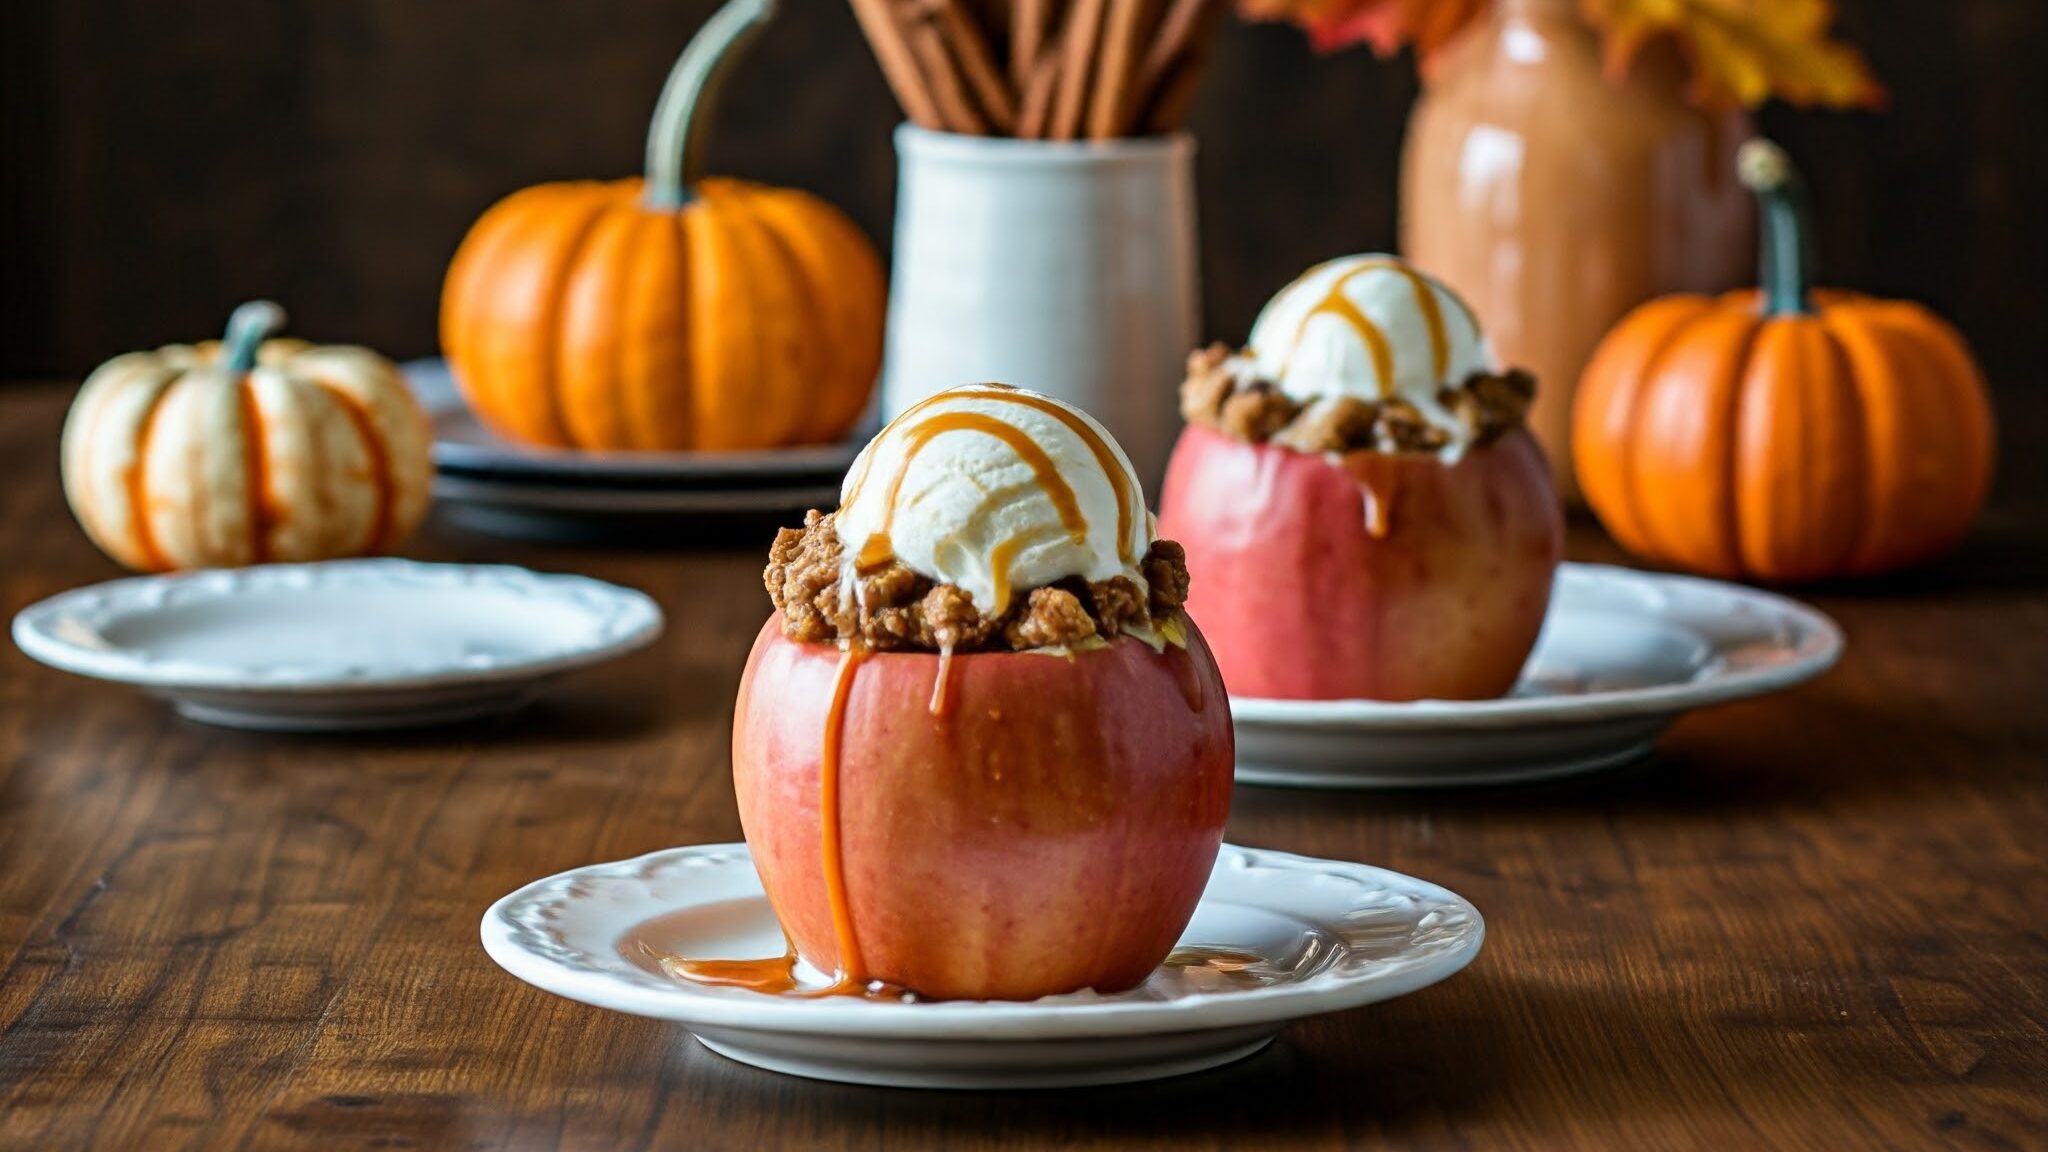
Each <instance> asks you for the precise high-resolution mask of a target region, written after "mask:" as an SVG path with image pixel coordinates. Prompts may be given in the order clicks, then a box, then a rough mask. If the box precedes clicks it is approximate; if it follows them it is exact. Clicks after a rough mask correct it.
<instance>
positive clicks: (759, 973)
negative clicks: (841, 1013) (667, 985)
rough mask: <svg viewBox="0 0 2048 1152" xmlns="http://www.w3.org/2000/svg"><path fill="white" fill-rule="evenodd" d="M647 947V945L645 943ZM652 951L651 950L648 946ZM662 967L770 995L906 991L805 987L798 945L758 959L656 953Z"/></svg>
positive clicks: (896, 992) (887, 995) (871, 995)
mask: <svg viewBox="0 0 2048 1152" xmlns="http://www.w3.org/2000/svg"><path fill="white" fill-rule="evenodd" d="M641 947H642V948H646V945H644V944H643V945H642V946H641ZM648 951H649V952H650V953H652V949H648ZM655 959H656V961H657V962H658V963H659V964H660V965H661V970H662V971H663V972H666V973H668V974H669V975H670V976H674V977H676V978H677V979H680V980H688V981H690V982H691V983H693V984H705V985H709V986H711V987H713V988H743V989H745V990H747V991H748V992H759V993H762V994H764V995H768V996H794V997H797V998H799V999H803V1000H816V999H820V998H822V997H825V996H861V997H864V998H866V999H869V1000H901V999H903V998H904V994H905V990H904V989H903V988H901V987H900V986H898V985H895V984H885V983H883V982H881V981H871V982H869V983H866V984H853V983H849V982H848V981H846V980H844V979H841V980H837V981H834V982H833V983H831V984H829V985H826V986H825V987H823V988H806V987H804V985H803V981H801V980H799V979H797V965H798V964H799V963H801V960H800V958H799V957H798V956H797V952H796V947H795V945H785V947H784V949H783V952H782V955H780V956H763V957H761V958H759V959H756V960H691V959H688V958H686V957H682V956H661V955H656V956H655Z"/></svg>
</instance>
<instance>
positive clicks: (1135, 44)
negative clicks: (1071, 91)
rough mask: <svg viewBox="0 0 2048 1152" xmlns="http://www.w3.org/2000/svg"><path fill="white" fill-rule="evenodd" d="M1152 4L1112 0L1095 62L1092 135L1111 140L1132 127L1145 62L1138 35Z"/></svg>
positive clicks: (1142, 0) (1090, 115) (1090, 110)
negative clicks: (1132, 111)
mask: <svg viewBox="0 0 2048 1152" xmlns="http://www.w3.org/2000/svg"><path fill="white" fill-rule="evenodd" d="M1150 8H1151V4H1150V3H1149V2H1148V0H1109V12H1108V19H1107V20H1106V22H1105V27H1104V29H1103V34H1102V50H1101V53H1100V55H1099V57H1098V59H1097V60H1096V66H1095V95H1094V98H1093V99H1092V100H1091V101H1090V102H1089V106H1088V135H1089V137H1090V138H1091V139H1095V140H1108V139H1110V138H1112V137H1116V136H1121V135H1123V134H1124V133H1125V132H1127V131H1129V130H1130V114H1131V109H1132V108H1133V107H1134V106H1135V105H1136V104H1137V99H1136V94H1135V92H1134V90H1135V89H1136V88H1137V83H1138V68H1139V66H1140V64H1141V63H1142V61H1141V59H1140V54H1141V53H1142V51H1143V47H1142V45H1140V43H1139V37H1140V35H1141V34H1142V32H1143V30H1144V27H1145V23H1146V18H1147V16H1148V15H1149V9H1150Z"/></svg>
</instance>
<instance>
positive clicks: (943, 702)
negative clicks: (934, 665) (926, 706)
mask: <svg viewBox="0 0 2048 1152" xmlns="http://www.w3.org/2000/svg"><path fill="white" fill-rule="evenodd" d="M952 677H953V646H952V645H951V644H941V645H939V672H938V675H937V677H935V678H934V679H933V680H932V702H931V705H930V708H931V713H932V715H934V716H937V717H939V718H941V719H943V718H944V717H945V715H946V713H947V712H950V711H951V710H952V704H953V697H952V693H951V692H950V691H949V689H950V688H951V687H952Z"/></svg>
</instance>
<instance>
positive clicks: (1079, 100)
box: [1046, 0, 1108, 140]
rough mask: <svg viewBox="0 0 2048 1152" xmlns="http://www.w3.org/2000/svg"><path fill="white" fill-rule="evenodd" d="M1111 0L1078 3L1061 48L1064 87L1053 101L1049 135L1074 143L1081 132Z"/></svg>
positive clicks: (1061, 79)
mask: <svg viewBox="0 0 2048 1152" xmlns="http://www.w3.org/2000/svg"><path fill="white" fill-rule="evenodd" d="M1107 8H1108V0H1074V6H1073V7H1072V8H1071V9H1070V10H1068V12H1067V27H1066V31H1065V35H1064V37H1063V43H1062V44H1061V45H1060V52H1061V56H1062V58H1061V60H1060V86H1059V92H1058V94H1057V96H1056V97H1055V99H1054V101H1053V113H1052V125H1051V127H1049V128H1048V129H1047V130H1046V135H1047V136H1048V137H1050V138H1051V139H1054V140H1072V139H1073V138H1074V137H1076V136H1077V135H1079V134H1080V132H1081V113H1082V112H1083V111H1084V110H1085V108H1086V106H1087V103H1088V82H1089V77H1090V75H1091V74H1092V72H1093V68H1094V64H1095V51H1096V46H1097V45H1098V44H1099V43H1100V42H1101V39H1102V18H1103V15H1104V14H1105V11H1106V9H1107Z"/></svg>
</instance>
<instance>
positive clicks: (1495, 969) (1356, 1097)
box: [0, 386, 2048, 1150]
mask: <svg viewBox="0 0 2048 1152" xmlns="http://www.w3.org/2000/svg"><path fill="white" fill-rule="evenodd" d="M67 394H68V390H66V389H60V388H56V387H51V386H37V387H16V388H8V389H0V610H4V611H5V612H6V613H8V614H10V615H11V614H12V613H13V612H15V611H17V610H19V609H20V608H21V607H22V606H24V605H26V604H28V603H29V602H31V601H33V600H36V599H38V598H41V597H43V596H46V595H49V594H51V593H54V592H57V591H59V590H62V589H65V588H69V587H72V586H75V585H78V584H83V583H87V582H91V581H97V580H101V579H105V578H108V577H111V576H114V575H116V574H117V573H116V572H115V570H114V568H113V566H112V565H111V564H110V563H108V562H107V561H106V560H104V559H102V558H101V557H100V556H99V555H98V554H96V553H95V552H94V551H93V550H92V548H91V547H90V546H89V545H88V544H87V543H86V541H85V539H84V537H83V536H82V535H81V534H80V533H79V532H78V530H77V529H76V528H75V527H74V526H73V524H72V522H71V519H70V517H69V515H68V514H67V513H66V511H65V508H64V501H63V498H62V496H61V495H60V493H59V491H58V486H57V483H56V459H55V441H56V429H57V426H58V422H59V419H60V417H61V415H62V409H63V403H64V401H65V399H66V396H67ZM2038 471H2039V470H2038V468H2037V469H2036V470H2035V474H2038ZM2041 512H2042V508H2041V506H2040V505H2039V504H2031V505H2030V504H2027V503H2025V502H2024V501H2021V502H2019V503H2012V502H2008V503H2007V504H2006V505H2004V506H2002V507H2001V508H1999V509H1997V510H1995V511H1994V512H1993V513H1992V514H1991V515H1989V516H1987V518H1986V520H1985V521H1984V523H1983V525H1982V528H1981V531H1980V532H1979V534H1978V536H1977V537H1976V538H1975V540H1974V541H1973V543H1972V544H1971V546H1970V547H1969V548H1967V549H1966V550H1965V552H1964V553H1963V554H1962V555H1961V556H1959V557H1958V558H1956V559H1954V560H1952V561H1951V562H1949V563H1948V564H1946V565H1944V566H1943V567H1941V568H1939V569H1937V570H1936V571H1934V572H1932V573H1928V574H1923V575H1920V576H1917V577H1914V578H1912V579H1910V580H1906V581H1900V582H1893V583H1889V584H1886V585H1882V586H1879V587H1876V588H1864V589H1861V590H1857V591H1841V592H1830V593H1828V594H1824V595H1818V596H1816V597H1814V598H1815V599H1816V600H1817V601H1818V602H1819V603H1820V604H1821V605H1822V606H1823V607H1825V608H1826V609H1827V610H1828V611H1830V612H1832V613H1834V614H1835V616H1836V617H1837V618H1838V619H1839V620H1840V621H1841V622H1842V623H1843V625H1844V626H1845V627H1846V629H1847V630H1848V633H1849V637H1850V646H1849V653H1848V656H1847V658H1846V659H1845V660H1844V661H1843V663H1842V665H1841V667H1840V668H1839V669H1838V670H1837V671H1835V672H1834V673H1833V674H1831V675H1830V676H1828V677H1827V678H1825V679H1823V680H1822V681H1820V682H1818V683H1816V684H1814V685H1812V686H1810V687H1808V688H1805V689H1802V690H1800V691H1796V692H1792V693H1789V694H1786V695H1784V696H1781V697H1778V698H1776V699H1770V700H1764V701H1760V702H1755V703H1749V704H1742V705H1737V706H1732V707H1727V708H1723V709H1719V710H1717V711H1714V712H1711V713H1708V714H1704V715H1699V716H1696V717H1693V718H1690V719H1688V720H1686V721H1684V722H1682V723H1681V724H1679V725H1678V727H1677V728H1676V729H1675V730H1674V731H1673V732H1672V733H1671V734H1670V735H1669V736H1668V737H1667V738H1666V739H1665V741H1664V743H1663V745H1662V750H1661V752H1660V754H1659V755H1658V756H1657V757H1656V758H1655V759H1654V760H1653V761H1651V762H1648V763H1644V764H1641V765H1639V766H1637V767H1635V768H1633V769H1627V770H1623V771H1620V772H1617V773H1611V774H1607V775H1603V776H1599V777H1596V778H1592V779H1587V780H1584V781H1580V782H1578V783H1574V784H1570V785H1560V786H1551V787H1542V788H1533V789H1518V790H1510V791H1500V792H1490V793H1461V794H1455V795H1430V796H1416V795H1410V796H1373V795H1363V796H1330V795H1310V794H1303V793H1296V792H1287V791H1277V790H1269V789H1258V788H1244V789H1240V790H1239V791H1238V794H1237V797H1236V809H1235V813H1234V815H1233V817H1232V819H1231V825H1230V838H1231V839H1233V840H1235V841H1238V842H1240V843H1245V844H1253V845H1270V846H1276V847H1283V848H1287V849H1292V850H1297V851H1302V852H1309V853H1314V854H1319V855H1326V856H1339V857H1347V858H1351V859H1357V860H1366V861H1371V862H1373V863H1376V864H1383V865H1386V866H1388V867H1392V868H1396V869H1400V870H1402V871H1406V872H1412V873H1415V874H1418V875H1421V876H1425V877H1428V878H1430V879H1432V880H1436V881H1440V882H1442V883H1443V884H1445V885H1448V886H1449V887H1451V888H1453V889H1455V890H1457V891H1458V892H1461V893H1463V894H1465V895H1466V896H1469V897H1470V898H1471V899H1472V900H1473V901H1474V902H1476V903H1477V904H1478V905H1479V907H1480V908H1481V909H1482V910H1483V911H1484V912H1485V913H1486V915H1487V919H1488V925H1489V933H1488V940H1487V944H1486V950H1485V952H1484V954H1483V955H1481V956H1480V958H1479V960H1478V961H1477V962H1476V963H1475V964H1474V965H1473V966H1472V967H1471V968H1470V969H1469V970H1468V971H1467V972H1466V973H1465V974H1463V975H1461V976H1459V977H1457V978H1456V979H1454V980H1452V981H1450V982H1449V983H1446V984H1443V985H1440V986H1438V987H1436V988H1432V989H1430V990H1427V991H1425V992H1422V993H1420V994H1417V995H1415V996H1411V997H1408V998H1406V999H1403V1000H1399V1001H1396V1002H1393V1003H1390V1004H1386V1005H1382V1006H1379V1007H1375V1008H1369V1009H1365V1010H1361V1011H1358V1012H1353V1013H1349V1014H1345V1015H1340V1016H1335V1017H1329V1018H1324V1019H1319V1020H1315V1021H1311V1022H1308V1023H1305V1024H1302V1025H1299V1026H1296V1027H1294V1028H1292V1029H1290V1030H1289V1031H1288V1032H1287V1033H1286V1035H1285V1037H1284V1039H1283V1040H1282V1042H1281V1043H1280V1044H1278V1045H1277V1046H1275V1047H1274V1048H1272V1049H1270V1050H1268V1051H1267V1052H1266V1053H1264V1054H1263V1055H1260V1056H1257V1057H1255V1058H1253V1059H1251V1060H1249V1061H1246V1062H1245V1063H1243V1064H1240V1065H1238V1066H1236V1067H1233V1068H1229V1069H1225V1070H1220V1071H1216V1072H1211V1073H1205V1074H1202V1075H1199V1076H1193V1077H1188V1078H1184V1079H1181V1080H1177V1081H1170V1082H1165V1083H1159V1084H1153V1085H1146V1086H1138V1087H1130V1088H1118V1089H1103V1090H1093V1091H1085V1092H1065V1093H1045V1094H1030V1093H1014V1094H986V1093H974V1094H957V1095H948V1094H929V1093H922V1094H921V1093H915V1092H903V1091H885V1090H872V1089H860V1088H850V1087H840V1086H836V1085H828V1084H818V1083H810V1082H805V1081H801V1080H794V1079H786V1078H783V1077H779V1076H775V1075H771V1074H769V1073H765V1072H759V1071H756V1070H754V1069H752V1068H747V1067H743V1066H740V1065H737V1064H732V1063H728V1062H727V1061H725V1060H723V1059H721V1058H719V1057H717V1056H714V1055H712V1054H711V1053H709V1052H707V1051H705V1050H704V1049H703V1048H701V1047H699V1046H698V1045H697V1044H696V1043H695V1042H694V1041H692V1040H691V1039H690V1038H689V1037H688V1036H687V1035H685V1034H684V1033H683V1032H682V1031H681V1030H679V1029H677V1028H673V1027H668V1026H665V1025H661V1024H656V1023H653V1022H650V1021H646V1020H639V1019H632V1018H628V1017H624V1016H616V1015H611V1014H608V1013H605V1012H601V1011H598V1010H596V1009H592V1008H587V1007H584V1006H583V1005H580V1004H574V1003H570V1002H568V1001H564V1000H558V999H556V998H554V997H552V996H548V995H545V994H543V993H540V992H537V991H535V990H533V989H531V988H528V987H527V986H525V985H523V984H521V983H519V982H518V981H516V980H514V979H512V978H511V977H510V976H508V975H506V974H505V973H504V972H502V971H500V970H499V969H498V968H497V966H496V965H494V964H492V963H491V962H490V960H489V959H487V958H486V957H485V956H484V953H483V950H482V948H481V947H480V946H479V945H478V943H477V924H478V921H479V918H480V917H481V915H482V913H483V910H484V909H485V907H486V906H487V905H488V904H489V903H490V902H491V901H492V900H494V899H496V898H497V897H498V896H500V895H502V894H504V893H505V892H507V891H509V890H511V889H512V888H514V887H516V886H518V885H519V884H522V883H524V882H525V881H528V880H531V879H533V878H535V877H539V876H542V875H546V874H548V873H552V872H556V871H559V870H561V869H564V868H569V867H572V866H574V865H578V864H583V863H588V862H592V861H598V860H610V859H615V858H619V857H624V856H631V855H635V854H638V853H642V852H647V851H649V850H652V849H655V848H660V847H664V846H667V845H673V844H683V843H689V842H693V841H719V840H734V839H738V838H739V834H740V829H739V823H738V819H737V817H736V816H735V814H734V810H733V797H732V789H731V785H730V782H729V780H728V777H727V762H726V742H727V738H728V733H729V728H728V724H729V713H730V708H731V697H732V691H733V687H734V684H735V682H736V680H737V678H738V675H739V670H740V665H741V662H742V660H743V658H744V656H745V652H746V647H747V643H748V641H749V639H750V638H751V636H752V634H753V632H754V629H755V627H756V625H757V623H758V621H759V620H760V619H761V618H762V617H763V615H764V614H765V613H766V612H767V610H768V604H767V599H766V596H765V595H764V594H763V593H762V591H761V589H760V585H759V582H758V572H759V570H760V568H761V564H762V560H763V554H764V550H765V544H766V541H765V540H764V541H760V542H757V543H754V544H750V545H749V546H747V547H744V548H739V549H735V550H723V551H712V552H672V553H668V552H628V551H571V550H551V549H544V548H538V547H528V546H518V545H511V544H504V543H499V542H496V541H492V540H487V539H482V538H478V537H471V536H466V535H462V534H460V533H457V532H456V531H454V530H452V529H444V528H438V527H437V528H435V529H433V530H430V531H429V532H428V533H427V534H426V536H425V537H424V539H422V540H420V541H418V542H416V544H415V545H414V546H413V547H412V548H411V549H410V551H411V553H412V554H415V555H419V556H423V557H430V558H435V559H448V560H510V561H515V562H519V563H524V564H530V565H534V566H537V567H541V568H558V569H559V568H573V569H576V570H579V571H583V572H588V573H591V574H593V575H596V576H599V577H603V578H605V579H609V580H615V581H620V582H623V583H627V584H631V585H634V586H637V587H640V588H643V589H646V590H647V591H648V592H650V593H652V594H653V595H654V596H655V597H656V598H657V599H658V600H660V601H661V604H662V607H663V608H664V609H665V610H666V611H667V612H668V615H669V629H668V634H667V636H666V638H665V639H664V640H663V641H662V642H661V643H660V645H659V646H658V647H657V648H655V649H654V650H652V651H649V652H646V653H642V654H640V655H638V656H635V657H633V658H631V659H628V660H625V661H622V662H620V663H618V664H616V665H614V666H611V667H609V668H605V669H602V670H598V671H593V672H590V673H588V674H585V675H582V676H578V677H576V678H574V679H572V680H570V681H569V682H567V683H565V684H564V685H563V686H562V687H561V689H560V690H559V691H558V692H556V693H555V694H554V695H553V696H552V697H550V698H549V699H548V700H547V701H546V702H545V703H543V704H541V705H539V706H537V707H535V708H533V709H532V710H530V711H528V712H526V713H524V714H522V715H520V716H518V717H516V718H513V719H510V720H504V721H497V722H491V723H486V724H478V725H473V726H469V727H464V728H457V729H450V730H446V731H441V732H435V733H431V734H426V735H406V736H376V737H360V738H346V739H344V738H278V737H266V736H257V735H246V734H238V733H233V732H227V731H216V730H214V729H210V728H204V727H199V726H196V725H193V724H189V723H186V722H184V721H181V720H178V719H176V718H174V717H173V716H172V715H171V714H170V712H169V711H168V710H166V709H165V708H164V707H163V706H161V705H159V704H157V703H155V702H152V701H150V700H146V699H143V698H141V697H140V696H138V695H135V694H134V693H131V692H129V691H126V690H124V689H121V688H117V687H111V686H107V685H102V684H96V683H89V682H86V681H83V680H78V679H74V678H72V677H69V676H65V675H61V674H59V673H56V672H53V671H50V670H47V669H44V668H41V667H39V666H37V665H34V664H32V663H31V662H30V661H29V660H28V659H27V658H26V657H24V656H22V655H21V654H20V653H19V652H18V651H16V650H15V649H14V648H13V647H12V646H11V645H6V646H0V649H4V650H0V964H4V972H5V975H4V977H0V1148H6V1149H17V1148H18V1149H30V1148H33V1149H65V1148H85V1147H94V1148H119V1149H131V1148H132V1149H175V1148H195V1149H196V1148H206V1149H212V1148H244V1147H246V1148H322V1149H331V1148H438V1147H473V1148H552V1147H565V1148H589V1149H614V1148H640V1147H650V1146H663V1147H678V1148H747V1149H752V1148H776V1147H788V1148H810V1147H819V1148H833V1149H884V1148H886V1149H898V1148H917V1147H944V1148H961V1147H972V1148H984V1147H986V1148H995V1147H1004V1148H1027V1147H1037V1146H1043V1145H1056V1146H1059V1147H1064V1148H1084V1147H1085V1148H1095V1147H1101V1148H1158V1149H1169V1148H1170V1149H1187V1148H1223V1147H1230V1148H1266V1147H1305V1148H1318V1149H1331V1148H1364V1147H1381V1146H1390V1147H1412V1148H1461V1149H1462V1148H1482V1149H1503V1148H1529V1149H1555V1148H1613V1149H1642V1148H1658V1147H1702V1148H1717V1149H1734V1148H1762V1147H1778V1148H1814V1149H1830V1150H1832V1149H1844V1148H1879V1147H1885V1148H1902V1147H1903V1148H1911V1147H1961V1148H2017V1147H2028V1146H2032V1147H2043V1146H2048V927H2044V925H2048V871H2044V850H2043V842H2044V840H2048V763H2044V761H2048V532H2044V529H2043V520H2044V519H2048V518H2044V517H2043V516H2042V515H2041ZM1574 547H1575V551H1577V552H1578V553H1579V554H1580V555H1581V556H1584V557H1590V558H1603V559H1604V558H1611V556H1612V553H1611V552H1610V550H1609V549H1608V548H1607V546H1606V545H1605V544H1604V542H1602V541H1600V540H1599V539H1598V538H1597V535H1596V534H1595V533H1594V532H1593V531H1591V530H1590V529H1579V530H1577V538H1576V539H1575V542H1574Z"/></svg>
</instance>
